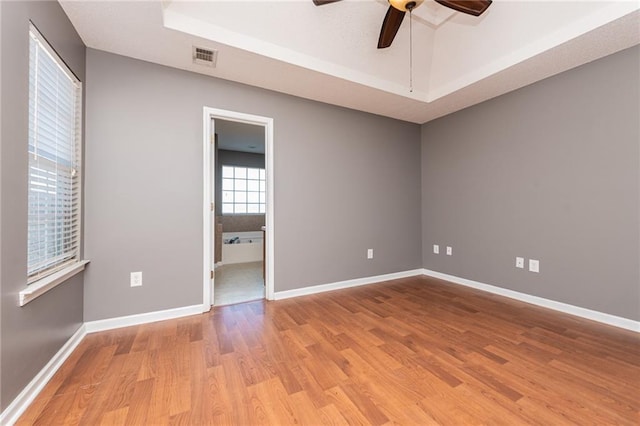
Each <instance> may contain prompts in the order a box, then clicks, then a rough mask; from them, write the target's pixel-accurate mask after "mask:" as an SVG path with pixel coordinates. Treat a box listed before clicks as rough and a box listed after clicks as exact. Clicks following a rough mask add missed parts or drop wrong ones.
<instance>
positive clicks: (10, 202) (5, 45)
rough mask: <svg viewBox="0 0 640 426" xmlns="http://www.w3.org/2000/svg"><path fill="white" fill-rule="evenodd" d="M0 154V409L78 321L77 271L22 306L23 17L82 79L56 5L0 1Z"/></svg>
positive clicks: (72, 38) (79, 52)
mask: <svg viewBox="0 0 640 426" xmlns="http://www.w3.org/2000/svg"><path fill="white" fill-rule="evenodd" d="M0 9H1V10H2V13H1V19H2V21H1V25H0V31H2V36H1V40H2V46H1V49H0V52H1V53H0V54H1V56H2V61H1V62H2V77H1V78H2V80H1V92H2V101H1V102H2V129H1V132H2V135H1V140H2V157H1V161H2V163H1V172H0V173H1V179H0V182H1V186H0V205H1V208H2V212H1V215H0V217H1V222H0V232H1V234H2V240H1V243H0V244H1V250H0V259H1V261H2V264H1V265H0V271H1V272H0V273H1V279H0V296H1V302H0V303H1V305H2V311H1V323H2V325H1V327H2V329H1V333H0V352H1V363H2V364H1V368H0V370H1V372H2V373H1V377H0V383H1V388H2V390H1V393H0V399H1V401H0V409H2V410H4V409H5V408H6V407H7V405H9V404H10V403H11V401H12V400H13V399H14V398H15V397H16V396H17V394H18V393H19V392H20V391H21V390H22V389H23V388H24V386H26V385H27V384H28V383H29V382H30V381H31V380H32V379H33V377H34V376H35V375H36V374H37V373H38V372H39V371H40V370H41V369H42V367H44V365H45V364H46V363H47V362H48V361H49V360H50V359H51V357H52V356H53V355H54V354H55V353H56V352H57V351H58V350H59V349H60V348H61V347H62V345H63V344H64V343H65V342H66V341H67V340H68V339H69V337H71V335H73V333H74V332H75V331H76V330H77V329H78V328H79V327H80V325H81V324H82V310H83V288H82V282H83V277H82V274H80V275H76V276H75V277H73V278H72V279H70V280H68V281H67V282H65V283H63V284H61V285H60V286H58V287H56V288H55V289H53V290H51V291H49V292H47V293H46V294H44V295H42V296H40V297H39V298H37V299H36V300H34V301H33V302H31V303H29V304H27V305H26V306H24V307H19V306H18V293H19V292H20V291H21V290H23V289H25V288H26V285H27V165H28V158H27V137H28V101H29V20H32V21H33V22H34V24H35V25H36V26H37V27H38V29H39V30H40V32H41V33H42V34H43V35H44V36H45V38H47V40H48V41H49V43H50V44H51V45H52V46H53V47H54V49H56V51H57V52H58V54H59V55H60V56H61V57H62V58H63V59H64V60H65V62H66V63H67V65H69V67H70V68H71V69H72V70H73V71H74V72H75V73H76V75H77V76H78V77H79V78H80V80H82V81H84V77H85V48H84V45H83V44H82V41H81V40H80V38H79V37H78V35H77V33H76V32H75V30H74V29H73V27H72V26H71V23H70V22H69V21H68V19H67V17H66V15H65V14H64V12H63V11H62V9H61V8H60V6H59V5H58V3H57V2H6V1H3V2H0Z"/></svg>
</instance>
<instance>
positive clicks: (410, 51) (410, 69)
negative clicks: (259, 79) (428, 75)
mask: <svg viewBox="0 0 640 426" xmlns="http://www.w3.org/2000/svg"><path fill="white" fill-rule="evenodd" d="M412 10H413V8H411V9H409V92H410V93H413V15H412V14H411V12H412Z"/></svg>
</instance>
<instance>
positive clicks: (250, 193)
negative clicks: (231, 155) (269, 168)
mask: <svg viewBox="0 0 640 426" xmlns="http://www.w3.org/2000/svg"><path fill="white" fill-rule="evenodd" d="M265 187H266V181H265V172H264V169H256V168H251V167H236V166H222V214H261V213H264V212H265V202H266V191H265Z"/></svg>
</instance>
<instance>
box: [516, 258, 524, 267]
mask: <svg viewBox="0 0 640 426" xmlns="http://www.w3.org/2000/svg"><path fill="white" fill-rule="evenodd" d="M516 268H520V269H524V257H516Z"/></svg>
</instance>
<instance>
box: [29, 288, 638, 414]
mask: <svg viewBox="0 0 640 426" xmlns="http://www.w3.org/2000/svg"><path fill="white" fill-rule="evenodd" d="M639 383H640V340H639V337H638V334H636V333H633V332H630V331H625V330H621V329H616V328H614V327H609V326H605V325H601V324H597V323H594V322H590V321H587V320H582V319H579V318H576V317H571V316H568V315H564V314H559V313H557V312H553V311H549V310H545V309H542V308H538V307H534V306H531V305H527V304H524V303H520V302H516V301H513V300H509V299H505V298H501V297H499V296H495V295H490V294H486V293H482V292H478V291H475V290H472V289H468V288H464V287H459V286H455V285H453V284H447V283H444V282H443V281H439V280H436V279H432V278H427V277H415V278H407V279H402V280H395V281H391V282H387V283H382V284H376V285H369V286H364V287H358V288H353V289H348V290H339V291H334V292H330V293H324V294H319V295H313V296H306V297H300V298H296V299H288V300H283V301H278V302H266V301H257V302H250V303H245V304H240V305H233V306H224V307H216V308H214V309H213V310H212V311H211V312H210V313H208V314H203V315H198V316H193V317H187V318H183V319H178V320H171V321H164V322H158V323H153V324H146V325H141V326H135V327H128V328H123V329H119V330H113V331H107V332H101V333H96V334H90V335H88V336H87V337H86V338H85V339H84V340H83V342H82V343H81V344H80V345H79V347H78V348H77V349H76V350H75V351H74V353H73V354H72V355H71V356H70V357H69V359H68V360H67V362H66V363H65V364H64V365H63V367H62V368H61V369H60V370H59V371H58V373H57V374H56V375H55V376H54V377H53V378H52V380H51V381H50V383H49V384H48V385H47V386H46V387H45V389H44V390H43V391H42V393H41V394H40V395H39V396H38V397H37V398H36V400H35V401H34V402H33V404H32V405H31V407H30V408H29V409H28V410H27V411H26V412H25V414H24V415H23V416H22V418H21V419H20V421H19V422H18V424H21V425H25V424H41V425H53V424H82V425H99V424H104V425H118V424H131V425H164V424H193V425H195V424H235V425H254V424H270V425H284V424H305V425H314V424H339V425H341V424H375V425H382V424H403V425H428V424H455V425H460V424H506V425H517V424H545V425H560V424H579V425H586V424H599V425H604V424H629V425H637V424H639V421H640V401H639V396H638V395H639V392H638V390H639V389H638V388H639Z"/></svg>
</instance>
